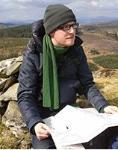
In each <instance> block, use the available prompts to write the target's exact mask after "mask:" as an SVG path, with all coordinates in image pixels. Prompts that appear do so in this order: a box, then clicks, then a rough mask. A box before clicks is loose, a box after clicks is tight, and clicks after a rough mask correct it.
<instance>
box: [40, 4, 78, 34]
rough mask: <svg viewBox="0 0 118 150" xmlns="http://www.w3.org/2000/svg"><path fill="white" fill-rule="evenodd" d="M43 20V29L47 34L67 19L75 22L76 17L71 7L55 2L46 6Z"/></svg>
mask: <svg viewBox="0 0 118 150" xmlns="http://www.w3.org/2000/svg"><path fill="white" fill-rule="evenodd" d="M43 21H44V27H45V31H46V33H47V34H49V33H51V32H52V31H54V30H55V29H56V28H58V27H59V26H60V25H62V24H65V23H67V22H69V21H75V22H76V18H75V15H74V13H73V11H72V10H71V9H69V8H68V7H66V6H64V5H61V4H55V5H49V6H48V7H47V9H46V10H45V14H44V20H43Z"/></svg>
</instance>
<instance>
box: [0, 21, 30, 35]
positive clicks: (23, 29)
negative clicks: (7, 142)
mask: <svg viewBox="0 0 118 150" xmlns="http://www.w3.org/2000/svg"><path fill="white" fill-rule="evenodd" d="M31 32H32V25H31V24H28V25H20V26H15V27H14V25H8V26H3V28H1V29H0V37H31Z"/></svg>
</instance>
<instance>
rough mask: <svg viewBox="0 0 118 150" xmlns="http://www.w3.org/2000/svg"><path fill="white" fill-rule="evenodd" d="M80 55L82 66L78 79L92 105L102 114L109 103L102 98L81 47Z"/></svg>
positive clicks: (79, 69)
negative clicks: (101, 111) (102, 110)
mask: <svg viewBox="0 0 118 150" xmlns="http://www.w3.org/2000/svg"><path fill="white" fill-rule="evenodd" d="M78 53H79V54H78V55H79V57H80V64H79V67H78V77H79V80H80V83H81V85H82V87H83V89H84V95H85V96H86V97H87V99H88V100H89V101H90V103H91V104H92V105H93V106H94V107H95V108H96V109H97V110H98V111H99V112H100V110H101V109H102V108H104V107H106V106H107V105H108V102H107V101H106V100H105V98H104V97H103V96H102V94H101V93H100V91H99V90H98V89H97V87H96V85H95V83H94V81H93V76H92V72H91V71H90V69H89V66H88V63H87V58H86V56H85V53H84V50H83V48H82V47H81V46H80V48H79V49H78Z"/></svg>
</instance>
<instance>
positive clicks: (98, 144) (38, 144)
mask: <svg viewBox="0 0 118 150" xmlns="http://www.w3.org/2000/svg"><path fill="white" fill-rule="evenodd" d="M115 137H118V127H113V128H108V129H106V130H105V131H104V132H102V133H101V134H99V135H98V136H96V137H95V138H93V139H92V140H90V141H89V142H87V143H83V146H84V147H85V148H86V149H112V145H113V143H114V140H113V139H115ZM32 147H33V148H34V149H56V146H55V144H54V142H53V139H52V138H51V136H50V137H49V138H47V139H44V140H38V139H37V138H36V136H35V135H32Z"/></svg>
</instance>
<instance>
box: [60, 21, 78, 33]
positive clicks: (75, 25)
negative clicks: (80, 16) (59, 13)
mask: <svg viewBox="0 0 118 150" xmlns="http://www.w3.org/2000/svg"><path fill="white" fill-rule="evenodd" d="M78 27H79V23H76V22H75V23H73V24H63V25H61V26H59V27H58V29H60V30H63V31H65V32H69V31H70V29H71V28H73V29H75V30H77V29H78Z"/></svg>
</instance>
